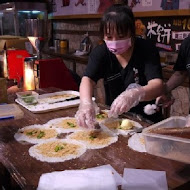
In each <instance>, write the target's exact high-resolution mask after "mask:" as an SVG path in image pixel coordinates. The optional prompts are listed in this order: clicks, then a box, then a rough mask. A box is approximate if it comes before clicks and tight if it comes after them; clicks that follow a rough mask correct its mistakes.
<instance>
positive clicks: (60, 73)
mask: <svg viewBox="0 0 190 190" xmlns="http://www.w3.org/2000/svg"><path fill="white" fill-rule="evenodd" d="M39 70H40V84H39V87H40V88H48V87H56V88H60V89H63V90H77V91H78V90H79V87H78V85H77V83H76V82H75V80H74V79H73V77H72V75H71V73H70V72H69V70H68V68H67V67H66V66H65V64H64V62H63V61H62V59H60V58H55V59H44V60H39Z"/></svg>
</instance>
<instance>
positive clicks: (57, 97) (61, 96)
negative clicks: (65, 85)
mask: <svg viewBox="0 0 190 190" xmlns="http://www.w3.org/2000/svg"><path fill="white" fill-rule="evenodd" d="M75 97H77V95H75V94H72V93H71V91H64V93H63V92H60V93H59V92H57V93H49V94H48V96H47V95H41V96H40V98H39V99H38V100H39V102H40V103H54V102H58V101H64V100H66V99H70V98H75Z"/></svg>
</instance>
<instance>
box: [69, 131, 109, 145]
mask: <svg viewBox="0 0 190 190" xmlns="http://www.w3.org/2000/svg"><path fill="white" fill-rule="evenodd" d="M71 138H72V139H75V140H80V141H87V142H88V143H90V144H97V145H104V144H108V143H109V142H110V140H111V138H112V137H111V136H110V135H109V134H108V133H106V132H103V131H79V132H76V133H74V134H73V135H72V137H71Z"/></svg>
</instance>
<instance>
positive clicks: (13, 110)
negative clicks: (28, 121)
mask: <svg viewBox="0 0 190 190" xmlns="http://www.w3.org/2000/svg"><path fill="white" fill-rule="evenodd" d="M23 116H24V113H23V111H22V110H21V109H20V108H19V106H18V105H16V104H4V105H0V121H1V120H5V119H20V118H22V117H23Z"/></svg>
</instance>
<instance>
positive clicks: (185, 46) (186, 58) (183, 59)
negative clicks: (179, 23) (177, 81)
mask: <svg viewBox="0 0 190 190" xmlns="http://www.w3.org/2000/svg"><path fill="white" fill-rule="evenodd" d="M185 70H187V71H188V72H189V76H190V36H189V37H187V38H185V39H184V40H183V42H182V43H181V47H180V50H179V53H178V58H177V61H176V64H175V65H174V71H185Z"/></svg>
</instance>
